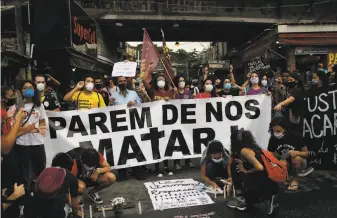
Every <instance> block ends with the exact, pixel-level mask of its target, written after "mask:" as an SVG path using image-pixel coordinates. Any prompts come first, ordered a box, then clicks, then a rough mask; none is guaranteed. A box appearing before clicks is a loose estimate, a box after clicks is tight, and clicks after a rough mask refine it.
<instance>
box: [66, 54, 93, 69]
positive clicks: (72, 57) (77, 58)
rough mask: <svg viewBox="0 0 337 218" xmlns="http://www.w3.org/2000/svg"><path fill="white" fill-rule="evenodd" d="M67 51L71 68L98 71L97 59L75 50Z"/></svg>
mask: <svg viewBox="0 0 337 218" xmlns="http://www.w3.org/2000/svg"><path fill="white" fill-rule="evenodd" d="M67 51H68V54H69V61H70V65H71V66H73V67H76V68H80V69H85V70H89V71H96V65H97V59H95V58H93V57H90V56H88V55H84V54H82V53H79V52H77V51H75V50H74V49H67Z"/></svg>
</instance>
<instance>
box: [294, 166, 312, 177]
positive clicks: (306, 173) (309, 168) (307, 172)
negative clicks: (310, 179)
mask: <svg viewBox="0 0 337 218" xmlns="http://www.w3.org/2000/svg"><path fill="white" fill-rule="evenodd" d="M313 171H314V168H313V167H308V168H306V169H304V170H302V171H301V172H300V173H299V174H298V176H300V177H305V176H307V175H309V174H310V173H312V172H313Z"/></svg>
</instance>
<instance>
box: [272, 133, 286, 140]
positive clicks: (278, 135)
mask: <svg viewBox="0 0 337 218" xmlns="http://www.w3.org/2000/svg"><path fill="white" fill-rule="evenodd" d="M274 136H275V138H277V139H281V138H282V137H283V136H284V134H283V133H274Z"/></svg>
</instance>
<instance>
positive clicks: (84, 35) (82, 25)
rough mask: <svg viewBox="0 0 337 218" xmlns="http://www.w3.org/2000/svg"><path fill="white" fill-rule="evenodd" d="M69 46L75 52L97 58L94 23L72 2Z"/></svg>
mask: <svg viewBox="0 0 337 218" xmlns="http://www.w3.org/2000/svg"><path fill="white" fill-rule="evenodd" d="M70 7H71V8H70V13H71V30H72V31H71V32H72V33H71V36H72V37H71V39H72V40H71V45H72V48H73V49H75V50H76V51H79V52H81V53H83V54H86V55H89V56H92V57H94V58H97V29H96V25H97V24H96V22H95V21H94V20H93V19H92V18H91V17H90V16H89V15H88V14H87V13H86V12H84V11H83V9H82V8H81V7H80V6H79V5H78V4H77V3H76V2H74V1H71V6H70Z"/></svg>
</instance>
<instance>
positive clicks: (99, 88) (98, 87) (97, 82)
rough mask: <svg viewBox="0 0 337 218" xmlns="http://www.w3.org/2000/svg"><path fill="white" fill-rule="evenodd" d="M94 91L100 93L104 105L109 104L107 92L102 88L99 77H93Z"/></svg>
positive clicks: (101, 81)
mask: <svg viewBox="0 0 337 218" xmlns="http://www.w3.org/2000/svg"><path fill="white" fill-rule="evenodd" d="M94 91H95V92H97V93H99V94H101V95H102V97H103V99H104V103H105V105H109V104H110V103H109V99H110V97H109V93H108V92H107V91H105V90H104V89H103V80H102V78H101V77H97V78H95V87H94Z"/></svg>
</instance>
